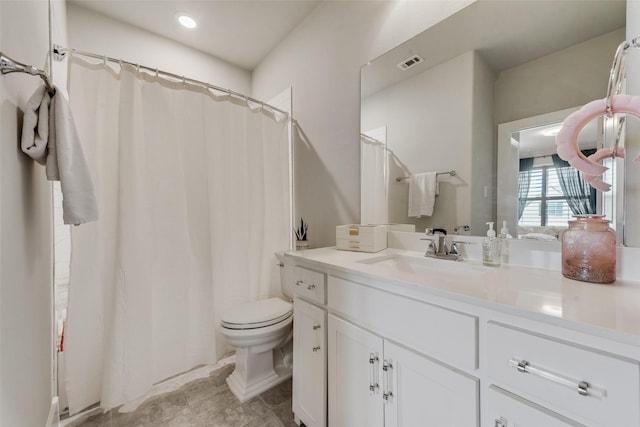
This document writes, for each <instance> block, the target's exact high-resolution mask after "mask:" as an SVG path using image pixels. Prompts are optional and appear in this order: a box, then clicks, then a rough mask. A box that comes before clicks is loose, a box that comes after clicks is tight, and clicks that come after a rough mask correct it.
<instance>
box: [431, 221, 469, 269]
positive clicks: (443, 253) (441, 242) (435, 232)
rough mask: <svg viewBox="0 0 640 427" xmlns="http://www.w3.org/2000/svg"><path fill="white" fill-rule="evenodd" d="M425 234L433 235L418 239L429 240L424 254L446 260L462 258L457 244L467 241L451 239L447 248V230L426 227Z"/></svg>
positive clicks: (459, 259)
mask: <svg viewBox="0 0 640 427" xmlns="http://www.w3.org/2000/svg"><path fill="white" fill-rule="evenodd" d="M456 228H457V227H456ZM425 234H426V235H427V236H433V237H426V238H422V239H420V240H429V245H428V246H427V250H426V252H425V253H424V256H426V257H430V258H440V259H448V260H454V261H462V260H463V258H462V254H461V253H460V248H459V245H461V244H465V243H469V242H463V241H458V240H453V241H452V242H451V247H450V248H447V230H445V229H443V228H435V229H430V228H427V229H426V230H425ZM436 238H437V240H436Z"/></svg>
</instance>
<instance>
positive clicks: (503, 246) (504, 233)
mask: <svg viewBox="0 0 640 427" xmlns="http://www.w3.org/2000/svg"><path fill="white" fill-rule="evenodd" d="M498 238H499V239H500V259H501V261H502V263H504V264H507V263H509V239H513V236H512V235H511V234H509V228H508V227H507V221H502V228H501V229H500V234H499V235H498Z"/></svg>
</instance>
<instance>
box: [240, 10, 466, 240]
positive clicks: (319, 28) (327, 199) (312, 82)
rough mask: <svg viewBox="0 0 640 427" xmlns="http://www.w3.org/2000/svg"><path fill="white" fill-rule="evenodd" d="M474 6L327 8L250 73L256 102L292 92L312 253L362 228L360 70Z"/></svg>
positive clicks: (300, 203)
mask: <svg viewBox="0 0 640 427" xmlns="http://www.w3.org/2000/svg"><path fill="white" fill-rule="evenodd" d="M472 2H473V0H466V1H444V0H440V1H427V2H399V1H395V2H378V1H363V2H354V1H325V2H322V3H321V4H320V5H319V6H318V7H317V8H316V9H314V11H313V12H312V13H311V14H310V15H309V16H308V17H307V18H306V19H305V21H303V22H302V23H301V24H300V25H299V26H298V27H297V28H296V29H295V30H294V31H292V32H291V33H290V34H289V36H288V37H287V38H286V39H285V40H283V41H282V42H281V43H280V44H279V45H278V46H277V47H276V48H275V49H274V50H273V51H272V52H271V53H270V54H269V55H267V57H266V58H265V59H264V60H263V61H262V62H261V63H260V65H259V66H258V67H257V68H256V69H255V70H254V71H253V79H252V82H253V83H252V84H253V96H254V97H257V98H259V99H269V98H270V97H272V96H273V95H274V94H276V93H278V92H280V91H282V89H284V88H286V87H288V86H292V87H293V113H294V116H295V118H296V119H297V120H298V123H299V125H300V128H301V129H302V131H303V132H304V135H303V136H300V137H299V138H297V140H296V146H295V149H296V158H295V162H296V173H295V187H296V216H297V217H300V216H303V217H304V219H305V221H307V222H308V223H309V240H310V243H311V245H312V246H315V247H318V246H331V245H334V244H335V226H336V225H338V224H348V223H354V222H355V223H357V222H359V218H360V164H359V163H360V151H359V150H360V149H359V141H360V138H359V134H360V67H361V66H362V65H363V64H365V63H367V62H368V61H370V60H372V59H373V58H376V57H378V56H380V55H381V54H382V53H384V52H385V51H387V50H389V49H391V48H393V47H395V46H396V45H398V44H399V43H401V42H403V41H405V40H407V39H409V38H411V37H413V36H414V35H416V34H418V33H420V32H421V31H423V30H425V29H426V28H428V27H430V26H432V25H433V24H435V23H437V22H439V21H440V20H442V19H444V18H445V17H447V16H449V15H451V14H453V13H454V12H455V11H457V10H459V9H461V8H462V7H464V6H465V5H467V4H470V3H472ZM305 136H306V138H305Z"/></svg>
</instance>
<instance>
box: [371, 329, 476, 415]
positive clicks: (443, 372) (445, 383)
mask: <svg viewBox="0 0 640 427" xmlns="http://www.w3.org/2000/svg"><path fill="white" fill-rule="evenodd" d="M383 366H384V372H383V377H384V378H383V384H384V385H383V393H384V396H385V399H384V400H385V427H415V426H425V427H429V426H438V427H447V426H450V427H459V426H477V425H478V421H479V417H478V414H479V408H478V380H477V379H474V378H471V377H468V376H466V375H464V374H461V373H459V372H456V371H454V370H452V369H450V368H447V367H445V366H442V365H440V364H438V363H435V362H433V361H431V360H429V359H427V358H425V357H424V356H421V355H419V354H418V353H414V352H412V351H410V350H407V349H405V348H403V347H399V346H398V345H396V344H393V343H391V342H389V341H385V342H384V361H383Z"/></svg>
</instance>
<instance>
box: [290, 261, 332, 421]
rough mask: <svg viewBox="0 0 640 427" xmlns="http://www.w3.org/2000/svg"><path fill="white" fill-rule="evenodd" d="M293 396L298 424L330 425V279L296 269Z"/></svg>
mask: <svg viewBox="0 0 640 427" xmlns="http://www.w3.org/2000/svg"><path fill="white" fill-rule="evenodd" d="M289 280H293V283H294V293H295V295H294V301H293V396H292V410H293V413H294V415H295V419H296V421H297V422H300V421H301V422H303V423H304V424H305V426H307V427H325V426H326V425H327V345H326V342H327V310H326V308H325V307H324V303H325V301H326V287H325V282H326V275H325V274H324V273H321V272H317V271H313V270H309V269H306V268H303V267H298V266H294V267H293V269H292V274H291V276H290V278H289Z"/></svg>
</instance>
